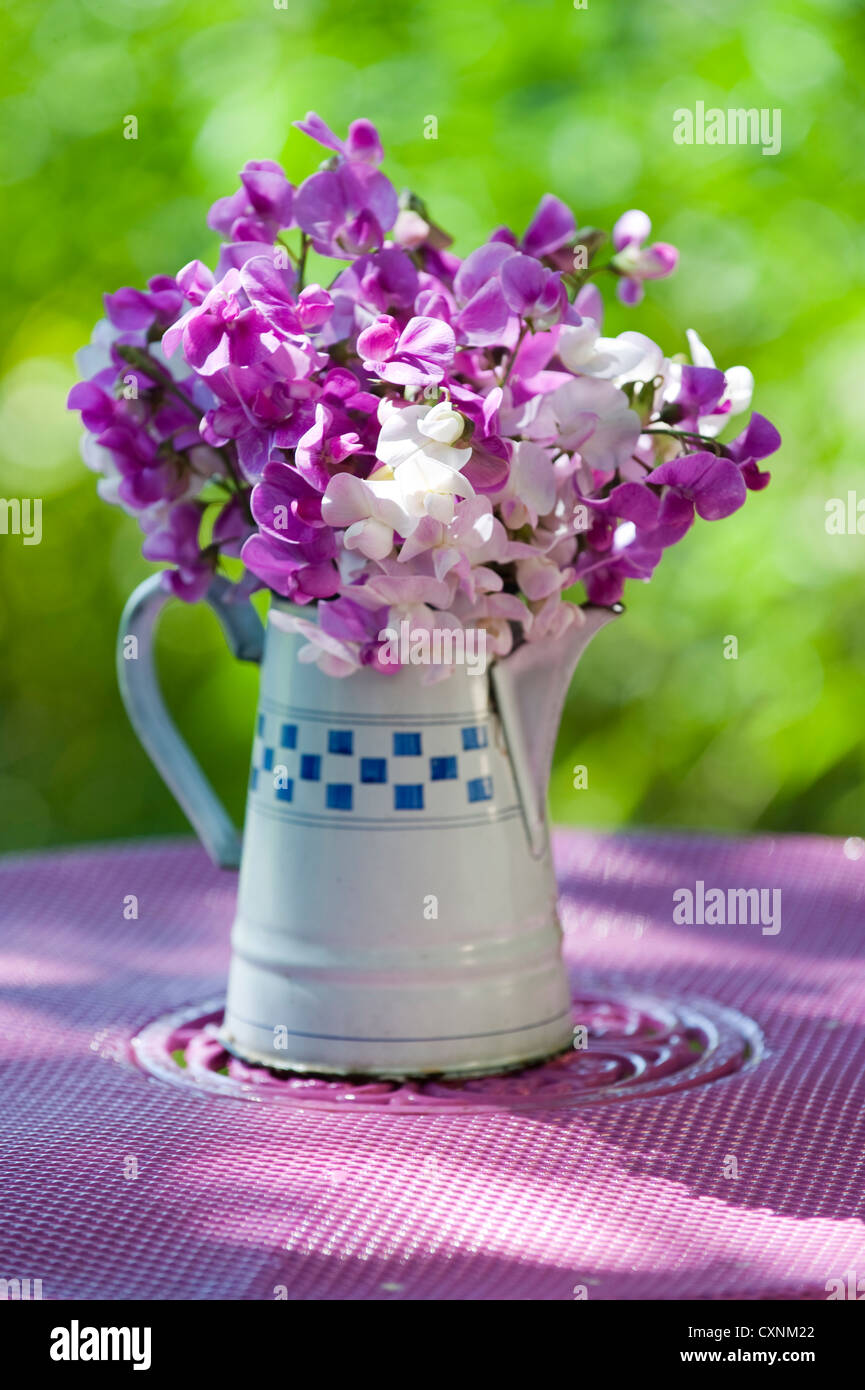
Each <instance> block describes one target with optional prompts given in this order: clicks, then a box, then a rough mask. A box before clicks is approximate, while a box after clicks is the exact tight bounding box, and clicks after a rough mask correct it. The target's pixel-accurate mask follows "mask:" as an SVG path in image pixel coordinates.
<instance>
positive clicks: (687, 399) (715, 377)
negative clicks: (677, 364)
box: [664, 363, 727, 430]
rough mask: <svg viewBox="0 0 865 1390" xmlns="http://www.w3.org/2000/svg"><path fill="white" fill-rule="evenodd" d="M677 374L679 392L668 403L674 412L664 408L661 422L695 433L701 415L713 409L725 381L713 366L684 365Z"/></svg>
mask: <svg viewBox="0 0 865 1390" xmlns="http://www.w3.org/2000/svg"><path fill="white" fill-rule="evenodd" d="M679 371H680V381H679V389H678V392H677V393H676V395H675V396H674V397H673V400H672V402H671V403H670V405H672V406H674V407H675V409H673V410H671V409H670V406H669V405H668V407H667V408H666V410H665V413H664V419H669V420H670V421H671V422H672V423H675V424H677V425H684V426H685V427H686V428H687V429H692V430H696V429H698V428H699V424H700V419H701V418H702V417H703V416H707V415H712V414H713V413H714V412H715V411H716V410H717V408H718V404H719V402H720V400H721V397H722V396H723V394H724V392H725V390H726V387H727V382H726V380H725V377H724V373H723V372H722V371H719V370H718V368H717V367H691V366H689V365H688V364H687V363H686V364H685V365H684V366H682V367H681V368H680V369H679Z"/></svg>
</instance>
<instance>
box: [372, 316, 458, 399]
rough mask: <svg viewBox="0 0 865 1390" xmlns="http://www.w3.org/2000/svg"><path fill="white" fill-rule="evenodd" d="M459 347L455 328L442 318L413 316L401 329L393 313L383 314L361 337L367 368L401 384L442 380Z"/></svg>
mask: <svg viewBox="0 0 865 1390" xmlns="http://www.w3.org/2000/svg"><path fill="white" fill-rule="evenodd" d="M455 347H456V339H455V337H454V331H453V329H452V328H451V326H450V324H447V323H443V322H442V321H441V319H431V318H426V317H423V318H413V319H409V321H408V323H407V324H406V326H405V328H404V329H402V331H400V328H399V324H398V323H397V321H396V319H394V318H391V316H390V315H389V314H382V315H380V316H379V317H378V318H377V319H376V320H375V322H374V323H371V324H370V326H369V328H365V329H364V331H363V332H362V333H361V334H360V335H359V337H358V340H357V350H358V353H359V355H360V357H361V359H362V361H363V365H364V368H365V369H366V371H368V372H373V373H374V374H375V375H376V376H379V377H381V379H382V381H390V382H394V383H396V384H397V385H400V386H428V385H431V384H432V383H434V382H437V381H441V380H442V378H443V377H444V374H445V371H446V369H447V368H448V367H449V366H450V364H451V362H452V361H453V355H454V349H455Z"/></svg>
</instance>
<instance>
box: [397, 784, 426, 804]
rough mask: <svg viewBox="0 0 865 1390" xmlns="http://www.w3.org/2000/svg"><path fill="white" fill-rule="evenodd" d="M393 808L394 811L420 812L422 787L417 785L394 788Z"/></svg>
mask: <svg viewBox="0 0 865 1390" xmlns="http://www.w3.org/2000/svg"><path fill="white" fill-rule="evenodd" d="M393 806H394V810H395V811H422V810H423V786H422V785H421V784H420V783H418V784H417V785H416V786H406V785H403V786H398V787H394V789H393Z"/></svg>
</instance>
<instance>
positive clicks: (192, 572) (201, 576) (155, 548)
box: [141, 502, 213, 603]
mask: <svg viewBox="0 0 865 1390" xmlns="http://www.w3.org/2000/svg"><path fill="white" fill-rule="evenodd" d="M144 526H145V530H146V531H147V538H146V540H145V542H144V544H143V546H142V547H141V553H142V555H143V556H144V558H145V559H146V560H165V561H167V563H168V564H170V565H176V567H177V568H176V569H174V570H166V572H165V574H164V576H163V583H164V584H165V586H166V587H167V588H168V589H170V590H171V592H172V593H173V594H174V595H175V597H176V598H182V599H184V600H185V601H186V602H187V603H196V602H197V601H198V600H199V599H200V598H203V597H204V595H205V594H206V592H207V590H208V587H209V585H210V581H211V579H212V578H213V561H212V559H211V558H210V557H209V556H207V555H204V554H203V553H202V552H201V550H200V548H199V544H198V532H199V528H200V526H201V508H200V507H198V506H196V505H195V503H193V502H186V503H181V504H180V505H179V506H177V507H172V508H171V510H170V511H169V512H168V515H167V517H165V518H162V519H160V520H159V521H158V522H157V523H156V524H155V525H154V524H151V523H150V522H148V521H147V519H145V522H144Z"/></svg>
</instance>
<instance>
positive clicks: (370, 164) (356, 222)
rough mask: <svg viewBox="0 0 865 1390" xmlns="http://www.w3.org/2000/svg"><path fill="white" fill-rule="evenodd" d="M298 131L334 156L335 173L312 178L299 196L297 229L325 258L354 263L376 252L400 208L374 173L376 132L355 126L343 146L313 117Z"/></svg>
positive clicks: (378, 149)
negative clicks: (333, 257)
mask: <svg viewBox="0 0 865 1390" xmlns="http://www.w3.org/2000/svg"><path fill="white" fill-rule="evenodd" d="M296 125H297V126H298V128H299V129H300V130H303V131H304V132H305V133H306V134H307V135H311V136H312V138H313V139H314V140H317V141H318V142H319V144H322V145H325V146H326V147H327V148H328V149H332V150H335V151H336V154H335V157H334V158H335V167H332V168H327V169H322V170H320V171H319V172H318V173H317V174H311V175H310V177H309V178H308V179H305V180H304V182H303V183H302V184H301V185H300V188H299V189H298V190H297V195H296V198H295V203H294V212H295V217H296V218H297V223H298V226H299V227H300V228H301V229H302V231H304V232H305V233H306V235H307V236H308V237H310V238H311V240H312V244H313V246H314V248H315V250H316V251H318V252H319V253H320V254H321V255H323V256H336V257H339V258H353V257H355V256H362V255H364V254H365V253H367V252H370V251H376V250H378V248H379V247H380V246H381V244H382V241H383V239H384V233H385V232H386V231H389V229H390V228H391V227H392V226H393V224H394V222H395V221H396V219H397V213H398V212H399V203H398V200H397V196H396V192H395V190H394V187H393V185H392V184H391V182H390V180H389V179H388V178H386V177H385V175H384V174H381V173H379V171H378V169H377V167H376V166H377V164H378V163H379V161H380V159H381V157H382V149H381V142H380V141H379V138H378V133H377V131H376V129H375V126H373V125H371V124H370V123H369V121H354V122H353V123H352V125H351V127H350V128H349V133H348V138H347V139H346V140H345V141H342V140H340V139H339V137H338V136H336V135H334V133H333V131H332V130H330V128H329V127H328V126H326V125H325V123H324V121H322V119H321V118H320V117H319V116H316V114H315V112H313V111H310V112H308V114H307V117H306V120H305V121H298V122H296Z"/></svg>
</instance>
